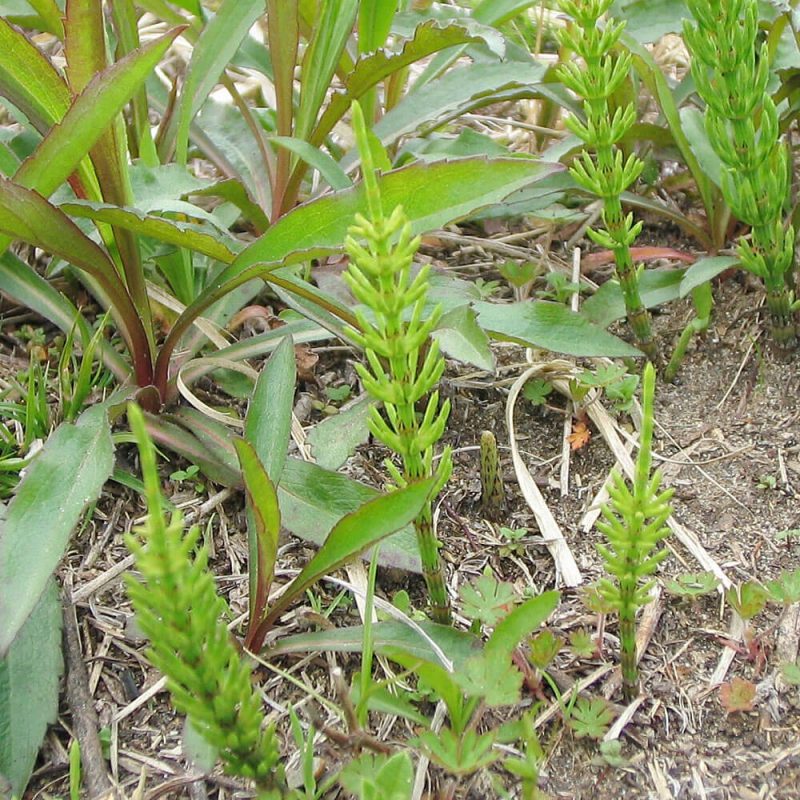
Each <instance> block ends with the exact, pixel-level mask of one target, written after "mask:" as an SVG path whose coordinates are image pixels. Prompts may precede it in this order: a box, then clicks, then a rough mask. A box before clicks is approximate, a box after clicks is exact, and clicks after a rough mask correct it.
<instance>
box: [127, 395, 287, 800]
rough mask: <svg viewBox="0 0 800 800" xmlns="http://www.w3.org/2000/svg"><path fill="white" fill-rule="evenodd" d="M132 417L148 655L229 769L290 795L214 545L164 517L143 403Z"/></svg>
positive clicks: (139, 599) (263, 788) (136, 591)
mask: <svg viewBox="0 0 800 800" xmlns="http://www.w3.org/2000/svg"><path fill="white" fill-rule="evenodd" d="M128 419H129V421H130V425H131V429H132V431H133V433H134V435H135V437H136V440H137V442H138V445H139V453H140V458H141V465H142V475H143V478H144V486H145V496H146V498H147V507H148V515H147V519H146V521H145V523H144V525H143V526H141V527H140V528H139V530H138V532H137V533H138V536H137V535H132V534H129V535H128V536H127V537H126V544H127V545H128V548H129V549H130V550H131V552H132V553H133V554H134V555H135V557H136V567H137V569H138V571H139V572H140V573H141V581H137V580H135V579H134V578H132V577H131V576H126V578H127V587H128V594H129V596H130V598H131V601H132V602H133V607H134V609H135V611H136V620H137V622H138V624H139V627H140V628H141V630H142V631H143V632H144V634H145V635H146V636H147V637H148V639H149V640H150V647H149V649H148V651H147V657H148V659H149V661H150V662H151V663H152V664H153V666H155V667H156V668H157V669H159V670H161V672H163V673H164V675H166V677H167V685H168V687H169V690H170V694H171V695H172V702H173V705H174V706H175V708H176V709H177V710H178V711H179V712H180V713H182V714H186V716H187V717H188V718H189V721H190V722H191V724H192V726H193V727H194V729H195V730H196V731H197V732H198V733H199V734H200V735H201V736H202V737H203V738H204V739H205V740H206V741H207V742H208V743H209V744H210V745H212V746H213V747H214V748H215V749H216V750H217V752H218V753H219V756H220V758H221V759H222V761H223V762H224V764H225V769H226V771H227V772H229V773H230V774H233V775H238V776H240V777H244V778H249V779H252V780H254V781H255V783H256V787H257V789H258V796H259V797H260V798H264V800H267V798H269V800H273V798H274V799H275V800H277V799H278V798H281V797H288V796H290V795H288V794H286V792H285V791H284V789H285V786H284V782H283V779H282V778H283V776H282V770H281V768H280V753H279V750H278V743H277V739H276V736H275V732H274V730H273V729H272V728H265V727H263V722H264V716H263V713H262V710H261V700H260V698H259V695H258V694H257V693H256V691H255V689H254V688H253V686H252V684H251V678H250V672H251V669H250V665H249V664H248V663H246V662H245V661H244V660H243V659H242V658H241V657H240V655H239V652H238V651H237V649H236V646H235V645H234V643H233V641H232V639H231V637H230V634H229V632H228V629H227V627H226V626H225V623H224V621H223V617H224V616H225V615H226V613H227V611H228V609H227V605H226V603H225V601H224V600H223V599H222V598H221V597H219V595H217V593H216V591H215V589H214V577H213V575H212V574H211V572H210V571H209V570H208V568H207V564H208V550H207V549H206V548H205V547H199V548H198V547H197V544H198V540H199V538H200V529H199V528H198V527H197V526H196V525H195V526H192V527H191V528H190V529H189V531H188V532H184V526H183V515H182V514H181V512H180V511H176V512H175V513H174V514H173V515H172V518H171V519H170V520H169V522H167V521H166V520H165V518H164V515H163V511H162V501H161V489H160V486H159V480H158V473H157V471H156V462H155V449H154V447H153V443H152V442H151V441H150V438H149V437H148V435H147V433H146V431H145V427H144V420H143V416H142V412H141V411H140V410H139V408H138V406H135V405H133V404H131V405H129V406H128ZM193 554H194V557H193Z"/></svg>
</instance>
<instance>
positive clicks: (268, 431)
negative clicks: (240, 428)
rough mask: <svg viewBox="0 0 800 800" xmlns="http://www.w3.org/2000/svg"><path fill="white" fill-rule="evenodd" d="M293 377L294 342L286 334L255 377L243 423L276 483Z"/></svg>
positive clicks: (291, 401) (286, 445) (288, 420)
mask: <svg viewBox="0 0 800 800" xmlns="http://www.w3.org/2000/svg"><path fill="white" fill-rule="evenodd" d="M296 378H297V366H296V361H295V356H294V345H293V343H292V338H291V337H290V336H286V337H285V338H284V339H283V340H282V341H281V343H280V344H279V345H278V347H277V348H275V352H274V353H273V354H272V355H271V356H270V357H269V360H268V361H267V363H266V364H265V365H264V367H263V369H262V370H261V374H260V375H259V376H258V380H257V381H256V387H255V390H254V392H253V397H252V399H251V401H250V405H249V407H248V409H247V417H246V419H245V424H244V437H245V439H246V440H247V442H248V443H249V444H251V445H252V446H253V449H254V450H255V453H256V455H257V456H258V459H259V461H260V462H261V463H262V464H263V465H264V469H266V471H267V474H268V475H269V477H270V479H271V480H272V481H274V482H275V483H278V482H279V481H280V479H281V473H282V472H283V465H284V464H285V463H286V454H287V451H288V449H289V436H290V432H291V427H292V407H293V404H294V390H295V381H296ZM239 458H240V459H241V453H240V454H239Z"/></svg>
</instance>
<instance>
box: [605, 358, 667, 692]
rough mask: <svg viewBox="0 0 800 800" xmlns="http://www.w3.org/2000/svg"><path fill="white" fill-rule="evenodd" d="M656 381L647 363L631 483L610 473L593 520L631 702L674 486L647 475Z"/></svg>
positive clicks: (624, 684) (625, 688) (658, 475)
mask: <svg viewBox="0 0 800 800" xmlns="http://www.w3.org/2000/svg"><path fill="white" fill-rule="evenodd" d="M655 380H656V374H655V369H654V368H653V365H652V364H647V366H646V367H645V368H644V373H643V376H642V427H641V431H640V435H639V454H638V456H637V458H636V468H635V472H634V479H633V486H632V487H629V486H628V484H627V483H626V482H625V480H624V479H623V477H622V476H621V475H620V474H619V473H618V472H614V473H613V479H612V485H611V488H610V489H609V498H610V499H609V501H608V502H607V503H605V505H604V506H603V509H602V515H603V519H602V520H600V521H598V522H597V528H598V530H599V531H600V532H601V533H603V534H605V537H606V539H607V544H598V545H597V549H598V551H599V552H600V555H601V556H602V557H603V560H604V561H605V568H606V571H607V572H608V573H610V574H611V576H612V577H613V578H614V580H609V579H607V578H603V579H602V580H601V581H600V584H599V587H598V588H599V591H600V594H601V595H602V596H603V598H604V599H605V600H606V601H608V603H609V604H610V605H611V606H612V608H613V609H614V610H615V611H617V612H618V614H619V635H620V651H621V656H620V658H621V666H622V688H623V693H624V695H625V699H626V700H632V699H633V698H634V697H635V696H636V693H637V691H638V682H639V675H638V668H637V665H636V612H637V611H638V609H639V608H641V607H642V606H644V605H647V603H649V602H650V597H649V591H650V588H651V587H652V585H653V582H652V581H651V580H647V578H648V577H649V576H650V575H652V574H653V573H654V572H655V571H656V567H657V566H658V565H659V564H660V563H661V561H663V559H664V558H665V557H666V555H667V551H666V549H664V548H659V546H658V545H659V543H660V542H661V540H662V539H663V538H664V537H665V536H666V535H667V534H668V533H669V528H668V527H667V525H666V522H667V520H668V519H669V517H670V515H671V514H672V508H671V507H670V505H669V499H670V498H671V497H672V492H673V490H672V489H666V490H664V491H661V490H660V487H661V473H660V472H659V471H656V472H654V473H653V474H652V475H651V474H650V465H651V460H652V453H651V449H652V444H653V395H654V392H655Z"/></svg>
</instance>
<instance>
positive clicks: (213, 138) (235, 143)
mask: <svg viewBox="0 0 800 800" xmlns="http://www.w3.org/2000/svg"><path fill="white" fill-rule="evenodd" d="M192 140H193V141H194V142H195V144H197V146H198V147H199V148H200V149H201V150H202V151H203V153H204V154H205V155H206V156H207V157H208V159H209V160H210V161H212V162H213V163H214V164H215V165H216V166H217V168H218V169H219V171H220V173H221V174H223V175H225V176H227V177H229V178H237V179H239V180H240V181H241V183H242V185H243V186H244V187H245V188H246V190H247V193H248V196H249V198H250V200H251V201H252V202H253V203H254V204H255V205H257V206H258V207H259V208H261V209H262V213H263V211H264V210H268V209H269V208H270V205H271V202H272V199H271V193H270V187H269V182H268V179H267V175H266V170H265V166H264V162H263V160H262V157H261V154H260V152H259V148H258V147H256V145H255V142H254V141H253V133H252V131H251V130H250V128H249V127H248V125H247V123H246V122H245V120H244V119H243V118H242V115H241V114H240V113H239V111H238V110H237V109H236V108H234V107H233V106H231V105H230V104H229V103H217V102H215V101H214V100H213V99H209V100H208V101H207V102H206V104H205V105H204V106H203V109H202V110H201V111H200V113H199V114H198V115H197V117H196V119H195V122H194V125H193V128H192Z"/></svg>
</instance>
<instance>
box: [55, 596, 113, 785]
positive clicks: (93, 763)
mask: <svg viewBox="0 0 800 800" xmlns="http://www.w3.org/2000/svg"><path fill="white" fill-rule="evenodd" d="M63 608H64V658H65V661H66V676H67V680H66V686H67V702H68V703H69V708H70V711H71V712H72V727H73V730H74V731H75V737H76V738H77V740H78V744H79V745H80V748H81V765H82V768H83V778H84V785H85V786H86V791H87V793H88V795H89V798H90V799H91V800H95V798H100V797H113V796H114V795H115V793H114V789H113V787H112V784H111V780H110V779H109V777H108V772H107V771H106V761H105V758H103V747H102V745H101V744H100V737H99V735H98V731H99V729H100V723H99V721H98V719H97V714H96V712H95V710H94V705H93V703H92V697H91V695H90V694H89V675H88V673H87V671H86V665H85V664H84V663H83V654H82V653H81V645H80V640H79V638H78V624H77V619H76V616H75V606H73V605H72V604H71V603H70V602H69V600H68V599H67V596H66V595H65V597H64V600H63Z"/></svg>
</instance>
